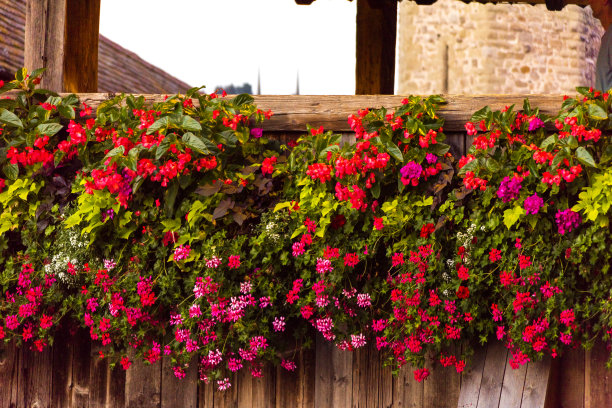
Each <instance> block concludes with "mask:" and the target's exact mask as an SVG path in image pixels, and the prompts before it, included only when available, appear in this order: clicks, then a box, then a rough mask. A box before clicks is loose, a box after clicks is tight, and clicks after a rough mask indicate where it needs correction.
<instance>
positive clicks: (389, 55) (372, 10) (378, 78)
mask: <svg viewBox="0 0 612 408" xmlns="http://www.w3.org/2000/svg"><path fill="white" fill-rule="evenodd" d="M396 35H397V1H396V0H357V35H356V65H355V94H357V95H368V94H393V87H394V83H395V38H396Z"/></svg>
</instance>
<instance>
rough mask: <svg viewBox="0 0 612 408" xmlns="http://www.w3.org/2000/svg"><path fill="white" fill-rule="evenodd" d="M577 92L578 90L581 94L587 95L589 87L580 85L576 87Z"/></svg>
mask: <svg viewBox="0 0 612 408" xmlns="http://www.w3.org/2000/svg"><path fill="white" fill-rule="evenodd" d="M576 92H578V93H579V94H580V95H584V96H587V95H588V94H589V88H588V87H586V86H579V87H577V88H576Z"/></svg>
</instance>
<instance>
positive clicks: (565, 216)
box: [555, 208, 582, 235]
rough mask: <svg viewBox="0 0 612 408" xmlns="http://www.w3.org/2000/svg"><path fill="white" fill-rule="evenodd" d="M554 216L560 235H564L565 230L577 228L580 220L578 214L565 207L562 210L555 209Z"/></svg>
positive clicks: (569, 230)
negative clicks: (555, 213)
mask: <svg viewBox="0 0 612 408" xmlns="http://www.w3.org/2000/svg"><path fill="white" fill-rule="evenodd" d="M555 218H556V221H557V228H558V231H559V234H561V235H565V233H566V232H571V231H572V230H573V229H574V228H578V226H579V225H580V222H581V221H582V220H581V218H580V214H578V213H577V212H575V211H572V209H571V208H567V209H565V210H563V211H561V210H559V211H557V215H556V216H555Z"/></svg>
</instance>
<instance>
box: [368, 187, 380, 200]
mask: <svg viewBox="0 0 612 408" xmlns="http://www.w3.org/2000/svg"><path fill="white" fill-rule="evenodd" d="M370 191H371V192H372V197H374V198H376V199H378V197H380V183H374V185H373V186H372V188H371V189H370Z"/></svg>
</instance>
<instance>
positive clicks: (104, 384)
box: [89, 343, 110, 408]
mask: <svg viewBox="0 0 612 408" xmlns="http://www.w3.org/2000/svg"><path fill="white" fill-rule="evenodd" d="M104 351H105V348H104V347H102V345H101V344H99V343H91V346H90V354H89V355H90V358H89V407H90V408H106V405H107V394H108V383H109V381H110V379H109V366H108V360H107V359H105V358H101V357H100V353H104Z"/></svg>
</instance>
